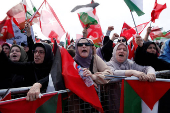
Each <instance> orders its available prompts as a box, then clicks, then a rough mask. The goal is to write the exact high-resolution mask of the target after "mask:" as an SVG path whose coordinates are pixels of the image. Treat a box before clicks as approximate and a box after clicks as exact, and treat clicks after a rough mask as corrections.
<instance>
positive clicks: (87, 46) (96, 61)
mask: <svg viewBox="0 0 170 113" xmlns="http://www.w3.org/2000/svg"><path fill="white" fill-rule="evenodd" d="M92 46H93V44H91V43H90V41H89V40H88V39H86V38H80V39H78V40H77V41H76V44H75V50H76V54H75V57H74V60H75V61H76V63H77V64H79V65H80V66H81V67H83V68H84V76H90V77H91V78H92V80H93V81H94V82H95V83H97V84H104V83H108V81H107V80H104V78H105V76H104V75H111V74H112V72H111V70H110V68H109V67H108V66H107V65H106V64H105V62H104V61H103V60H102V59H101V58H100V57H99V56H98V55H96V54H94V55H93V50H92Z"/></svg>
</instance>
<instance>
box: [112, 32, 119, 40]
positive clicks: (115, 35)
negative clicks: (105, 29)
mask: <svg viewBox="0 0 170 113" xmlns="http://www.w3.org/2000/svg"><path fill="white" fill-rule="evenodd" d="M118 37H119V35H118V34H117V33H114V34H113V35H112V38H111V40H112V41H114V40H115V39H117V38H118Z"/></svg>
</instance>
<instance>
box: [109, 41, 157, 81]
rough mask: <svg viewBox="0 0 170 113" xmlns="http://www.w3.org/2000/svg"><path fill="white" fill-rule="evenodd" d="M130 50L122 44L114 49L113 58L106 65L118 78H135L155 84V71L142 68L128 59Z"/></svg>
mask: <svg viewBox="0 0 170 113" xmlns="http://www.w3.org/2000/svg"><path fill="white" fill-rule="evenodd" d="M128 54H129V52H128V48H127V46H126V45H125V44H123V43H120V44H118V45H116V46H115V47H114V49H113V56H112V58H111V60H110V61H109V62H107V63H106V64H107V65H108V66H109V67H110V68H111V69H112V72H113V75H116V76H127V77H131V76H135V77H138V78H139V80H141V81H147V80H149V81H150V82H153V81H155V80H156V76H155V70H154V68H152V67H151V66H140V65H138V64H136V63H135V62H133V61H132V60H129V59H128Z"/></svg>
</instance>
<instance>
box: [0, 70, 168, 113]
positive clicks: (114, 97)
mask: <svg viewBox="0 0 170 113" xmlns="http://www.w3.org/2000/svg"><path fill="white" fill-rule="evenodd" d="M156 77H157V78H165V79H167V78H170V71H169V70H166V71H159V72H158V71H157V72H156ZM29 89H30V87H21V88H11V89H10V91H11V96H12V97H11V98H12V99H15V98H20V97H25V96H26V94H27V92H28V90H29ZM120 89H121V79H117V78H115V79H112V80H111V81H110V82H109V83H108V84H102V85H98V89H96V92H97V93H98V96H99V99H100V101H101V104H102V107H103V110H104V112H105V113H119V106H120V93H121V90H120ZM6 91H7V89H2V90H0V96H2V95H4V94H5V93H6ZM63 91H65V90H63ZM66 92H70V90H67V91H66ZM64 112H65V113H98V111H97V110H95V109H94V108H93V107H92V106H91V105H90V104H89V103H87V102H84V101H83V100H82V99H80V98H79V97H78V96H77V95H75V94H72V95H71V96H70V97H69V98H68V100H67V104H66V105H65V109H64Z"/></svg>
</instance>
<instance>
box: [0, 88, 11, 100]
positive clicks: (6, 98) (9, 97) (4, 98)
mask: <svg viewBox="0 0 170 113" xmlns="http://www.w3.org/2000/svg"><path fill="white" fill-rule="evenodd" d="M6 100H11V91H10V89H7V91H6V92H5V94H4V96H3V97H2V99H1V100H0V101H6Z"/></svg>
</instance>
